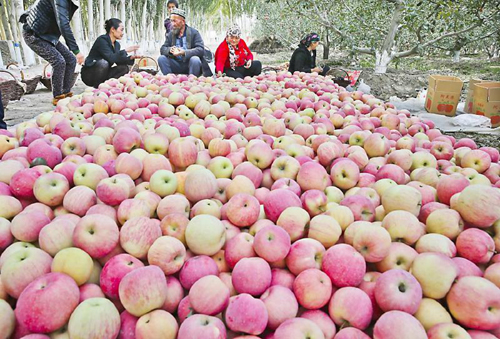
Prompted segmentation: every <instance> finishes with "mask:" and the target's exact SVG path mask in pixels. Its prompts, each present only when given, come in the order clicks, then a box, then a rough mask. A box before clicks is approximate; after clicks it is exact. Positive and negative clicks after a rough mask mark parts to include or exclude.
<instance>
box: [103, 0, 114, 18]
mask: <svg viewBox="0 0 500 339" xmlns="http://www.w3.org/2000/svg"><path fill="white" fill-rule="evenodd" d="M104 15H105V18H104V20H108V19H111V18H112V16H113V14H112V13H111V0H104Z"/></svg>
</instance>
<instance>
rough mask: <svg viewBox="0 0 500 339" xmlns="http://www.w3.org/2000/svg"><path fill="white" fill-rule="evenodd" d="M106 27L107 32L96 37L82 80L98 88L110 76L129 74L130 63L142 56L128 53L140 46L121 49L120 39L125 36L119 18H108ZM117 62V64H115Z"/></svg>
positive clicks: (83, 68) (86, 61)
mask: <svg viewBox="0 0 500 339" xmlns="http://www.w3.org/2000/svg"><path fill="white" fill-rule="evenodd" d="M104 28H105V29H106V34H103V35H101V36H100V37H98V38H97V39H96V41H95V42H94V45H93V46H92V49H91V50H90V53H89V55H88V56H87V58H86V59H85V64H84V66H83V67H82V81H83V82H84V83H85V84H86V85H87V86H92V87H96V88H97V87H98V86H99V84H101V83H103V82H104V81H106V80H108V79H110V78H119V77H121V76H122V75H125V74H127V73H128V72H129V65H133V64H134V59H138V58H140V56H136V55H128V53H131V52H135V51H137V50H138V49H139V46H130V47H127V48H125V49H124V50H121V49H120V43H119V42H118V40H121V39H122V38H123V33H124V26H123V23H122V22H121V21H120V20H119V19H116V18H111V19H109V20H106V23H105V27H104ZM115 64H116V66H113V65H115Z"/></svg>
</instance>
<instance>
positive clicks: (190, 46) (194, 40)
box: [160, 25, 205, 61]
mask: <svg viewBox="0 0 500 339" xmlns="http://www.w3.org/2000/svg"><path fill="white" fill-rule="evenodd" d="M175 39H176V38H175V37H174V32H173V30H171V31H170V32H169V33H168V34H167V35H166V39H165V43H164V44H163V46H161V48H160V54H161V55H165V56H168V57H172V55H171V54H170V47H172V46H175ZM186 43H187V49H186V55H185V56H184V60H186V61H187V60H189V59H191V57H193V56H198V57H199V58H200V59H202V58H203V54H204V52H205V45H204V44H203V39H202V38H201V34H200V32H198V31H197V30H196V29H194V28H193V27H189V26H188V25H186Z"/></svg>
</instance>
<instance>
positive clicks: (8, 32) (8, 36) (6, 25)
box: [0, 1, 12, 40]
mask: <svg viewBox="0 0 500 339" xmlns="http://www.w3.org/2000/svg"><path fill="white" fill-rule="evenodd" d="M6 10H7V9H6V8H5V1H3V2H2V7H1V8H0V11H1V16H2V26H3V29H4V31H5V40H12V32H11V30H10V24H9V19H8V17H7V12H5V11H6Z"/></svg>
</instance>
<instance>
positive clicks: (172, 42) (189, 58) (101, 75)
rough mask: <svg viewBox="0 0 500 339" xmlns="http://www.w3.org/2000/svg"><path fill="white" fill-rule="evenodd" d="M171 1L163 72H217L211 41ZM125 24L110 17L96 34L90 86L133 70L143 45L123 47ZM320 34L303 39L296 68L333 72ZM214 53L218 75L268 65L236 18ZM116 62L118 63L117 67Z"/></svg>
mask: <svg viewBox="0 0 500 339" xmlns="http://www.w3.org/2000/svg"><path fill="white" fill-rule="evenodd" d="M167 7H168V11H169V13H170V17H169V18H168V19H167V20H165V22H164V26H165V29H166V31H167V32H166V35H165V36H166V39H165V43H164V44H163V46H162V47H161V49H160V54H161V55H160V57H159V58H158V65H159V67H160V69H161V72H162V73H163V74H164V75H166V74H170V73H174V74H193V75H196V76H200V75H202V74H203V75H206V76H210V75H213V74H212V72H211V70H210V67H209V65H208V63H207V61H206V60H205V57H204V55H205V47H204V43H203V39H202V37H201V34H200V33H199V32H198V30H196V29H195V28H193V27H191V26H188V25H187V24H186V13H185V11H183V10H182V9H179V8H178V3H177V1H176V0H169V1H168V3H167ZM123 29H124V27H123V23H122V22H121V21H120V20H118V19H114V18H113V19H109V20H108V21H106V34H104V35H101V36H100V37H99V38H98V39H97V40H96V42H95V43H94V45H93V47H92V49H91V51H90V53H89V55H88V57H87V58H86V60H85V64H84V67H83V68H82V80H83V82H84V83H85V84H87V85H88V86H94V87H97V86H98V85H99V84H100V83H102V82H103V81H105V80H107V79H109V78H117V77H120V76H122V75H124V74H126V73H128V70H129V65H133V64H134V59H137V58H140V56H137V55H128V53H131V52H135V51H137V49H138V48H139V47H138V46H131V47H128V48H126V49H125V50H120V44H119V43H118V41H117V40H120V39H121V38H122V36H123V33H124V32H123ZM319 40H320V39H319V35H318V34H316V33H311V34H308V35H307V36H306V37H305V38H304V39H302V40H301V41H300V44H299V47H298V48H297V49H296V50H295V51H294V53H293V55H292V58H291V60H290V65H289V71H290V72H292V73H293V72H294V71H300V72H309V73H310V72H317V73H319V74H322V75H325V74H326V73H327V72H328V70H329V68H328V67H327V66H326V67H324V68H320V67H318V66H316V48H317V46H318V45H319ZM214 59H215V72H216V74H215V75H216V76H218V77H221V76H223V75H225V76H229V77H232V78H244V77H246V76H256V75H259V74H260V73H261V71H262V64H261V62H260V61H258V60H254V56H253V54H252V52H251V51H250V49H249V48H248V46H247V44H246V43H245V40H243V39H242V38H241V29H240V27H239V26H238V25H236V24H235V25H233V26H231V27H230V28H229V29H228V30H227V32H226V37H225V39H224V41H223V42H222V43H221V44H220V45H219V47H218V48H217V50H216V51H215V57H214ZM113 64H116V66H114V67H112V65H113Z"/></svg>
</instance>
